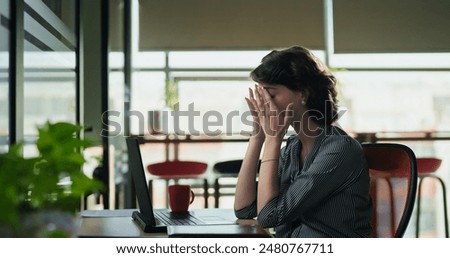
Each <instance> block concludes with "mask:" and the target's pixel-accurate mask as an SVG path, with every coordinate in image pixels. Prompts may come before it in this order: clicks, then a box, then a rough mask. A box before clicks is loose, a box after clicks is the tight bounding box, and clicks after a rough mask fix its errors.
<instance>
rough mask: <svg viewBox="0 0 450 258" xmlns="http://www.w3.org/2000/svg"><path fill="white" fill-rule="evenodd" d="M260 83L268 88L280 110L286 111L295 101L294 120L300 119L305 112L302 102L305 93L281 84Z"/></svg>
mask: <svg viewBox="0 0 450 258" xmlns="http://www.w3.org/2000/svg"><path fill="white" fill-rule="evenodd" d="M259 85H260V86H262V87H263V88H264V89H265V90H267V92H268V93H269V95H270V97H271V98H272V100H273V102H274V103H275V105H276V106H277V108H278V111H280V112H281V111H284V110H286V107H287V106H288V105H289V104H290V103H294V107H293V108H294V116H295V118H294V120H299V118H300V117H301V115H302V114H303V112H304V107H303V105H302V104H301V102H302V99H303V94H302V93H301V92H297V91H292V90H290V89H289V88H287V87H286V86H284V85H281V84H275V85H273V84H264V83H260V84H259ZM302 109H303V110H302Z"/></svg>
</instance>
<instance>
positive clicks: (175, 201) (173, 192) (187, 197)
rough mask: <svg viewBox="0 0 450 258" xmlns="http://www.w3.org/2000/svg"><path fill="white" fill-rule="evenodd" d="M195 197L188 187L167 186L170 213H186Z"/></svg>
mask: <svg viewBox="0 0 450 258" xmlns="http://www.w3.org/2000/svg"><path fill="white" fill-rule="evenodd" d="M194 198H195V195H194V192H193V191H192V190H191V187H190V186H189V185H171V186H169V204H170V209H171V210H172V212H187V211H188V208H189V205H190V204H191V203H192V202H193V201H194Z"/></svg>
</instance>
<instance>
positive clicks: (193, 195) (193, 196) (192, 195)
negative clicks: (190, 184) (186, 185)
mask: <svg viewBox="0 0 450 258" xmlns="http://www.w3.org/2000/svg"><path fill="white" fill-rule="evenodd" d="M194 199H195V194H194V191H192V190H191V201H190V202H189V204H191V203H193V202H194Z"/></svg>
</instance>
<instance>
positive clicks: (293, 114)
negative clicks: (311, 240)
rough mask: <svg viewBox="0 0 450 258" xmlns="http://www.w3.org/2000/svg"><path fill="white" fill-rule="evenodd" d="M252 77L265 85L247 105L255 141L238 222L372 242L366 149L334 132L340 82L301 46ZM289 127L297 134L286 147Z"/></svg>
mask: <svg viewBox="0 0 450 258" xmlns="http://www.w3.org/2000/svg"><path fill="white" fill-rule="evenodd" d="M250 77H251V78H252V79H253V80H254V81H255V82H256V83H257V84H256V86H255V89H254V90H252V89H249V98H246V101H247V104H248V106H249V108H250V110H251V111H252V115H253V119H254V122H253V135H252V136H251V137H250V140H249V145H248V148H247V152H246V154H245V158H244V162H243V164H242V166H241V170H240V172H239V178H238V182H237V186H236V198H235V203H234V209H235V213H236V216H237V217H238V218H254V217H255V216H257V217H258V222H259V224H260V225H262V226H263V227H265V228H269V227H274V228H275V232H276V236H277V237H369V236H370V235H371V231H372V229H371V225H370V221H371V217H372V203H371V199H370V195H369V180H370V179H369V173H368V167H367V163H366V160H365V157H364V153H363V151H362V148H361V145H360V144H359V143H358V142H357V141H355V140H354V139H353V138H351V137H350V136H348V135H347V134H346V133H345V132H344V131H343V130H341V129H339V128H338V127H336V126H334V125H333V122H335V121H336V120H337V101H336V95H337V93H336V88H335V87H336V79H335V77H334V76H333V75H331V73H330V72H329V70H328V69H327V68H326V66H325V65H323V64H322V63H321V62H320V61H319V60H318V59H317V58H315V57H314V55H313V54H312V53H311V52H310V51H309V50H308V49H305V48H303V47H298V46H294V47H291V48H288V49H284V50H281V51H272V52H271V53H269V54H268V55H267V56H265V57H264V58H263V59H262V62H261V64H260V65H259V66H258V67H257V68H256V69H254V70H253V71H252V72H251V74H250ZM289 126H292V127H293V128H294V129H295V132H296V133H297V134H296V135H294V136H291V137H289V138H288V139H287V143H286V146H284V147H283V148H281V145H282V141H283V137H284V135H285V133H286V131H287V129H288V127H289ZM263 145H264V148H263ZM261 151H262V158H261V162H260V169H259V176H258V184H257V183H256V173H257V167H258V162H259V159H260V154H261Z"/></svg>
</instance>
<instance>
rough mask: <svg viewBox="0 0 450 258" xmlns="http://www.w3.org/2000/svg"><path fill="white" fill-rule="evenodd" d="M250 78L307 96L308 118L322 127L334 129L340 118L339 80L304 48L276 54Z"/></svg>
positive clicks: (294, 48) (278, 51) (262, 64)
mask: <svg viewBox="0 0 450 258" xmlns="http://www.w3.org/2000/svg"><path fill="white" fill-rule="evenodd" d="M250 78H251V79H252V80H253V81H255V82H257V83H266V84H272V85H273V84H281V85H284V86H286V87H287V88H289V89H290V90H292V91H300V92H303V93H305V94H306V96H307V100H306V107H307V108H308V114H309V115H310V116H311V119H312V120H313V121H315V122H316V123H318V124H319V125H330V124H332V123H333V122H335V121H336V120H337V118H338V117H337V109H338V106H337V99H336V96H337V91H336V78H335V77H334V76H333V75H332V74H331V72H330V70H329V69H328V67H327V66H326V65H325V64H323V63H322V62H321V61H320V60H319V59H317V58H316V57H315V56H314V55H313V54H312V52H311V51H310V50H308V49H306V48H304V47H299V46H293V47H290V48H287V49H283V50H273V51H272V52H270V53H269V54H268V55H266V56H265V57H264V58H263V59H262V60H261V64H260V65H259V66H258V67H256V68H255V69H254V70H253V71H252V72H251V73H250Z"/></svg>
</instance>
